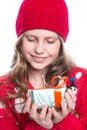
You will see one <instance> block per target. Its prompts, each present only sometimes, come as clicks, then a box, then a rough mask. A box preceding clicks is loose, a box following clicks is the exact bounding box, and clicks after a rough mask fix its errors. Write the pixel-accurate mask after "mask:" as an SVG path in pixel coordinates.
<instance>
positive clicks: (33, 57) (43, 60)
mask: <svg viewBox="0 0 87 130" xmlns="http://www.w3.org/2000/svg"><path fill="white" fill-rule="evenodd" d="M32 59H33V61H34V62H37V63H43V62H45V61H46V59H47V57H38V56H32Z"/></svg>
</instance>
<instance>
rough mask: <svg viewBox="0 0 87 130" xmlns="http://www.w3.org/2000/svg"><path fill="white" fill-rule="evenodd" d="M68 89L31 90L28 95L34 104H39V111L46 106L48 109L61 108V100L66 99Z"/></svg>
mask: <svg viewBox="0 0 87 130" xmlns="http://www.w3.org/2000/svg"><path fill="white" fill-rule="evenodd" d="M65 91H66V87H63V88H60V89H37V90H29V91H28V94H29V95H30V96H31V97H32V103H34V102H37V103H38V109H41V108H42V106H43V105H44V104H47V105H48V107H56V108H59V107H60V102H61V100H62V99H63V100H65V99H64V93H65Z"/></svg>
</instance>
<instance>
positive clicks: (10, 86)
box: [0, 0, 87, 130]
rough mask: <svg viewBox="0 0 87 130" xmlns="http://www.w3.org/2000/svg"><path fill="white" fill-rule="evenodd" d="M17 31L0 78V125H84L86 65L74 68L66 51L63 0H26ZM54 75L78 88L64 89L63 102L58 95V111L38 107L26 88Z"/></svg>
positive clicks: (67, 129) (62, 129) (74, 128)
mask: <svg viewBox="0 0 87 130" xmlns="http://www.w3.org/2000/svg"><path fill="white" fill-rule="evenodd" d="M16 32H17V36H18V40H17V42H16V45H15V51H14V57H13V61H12V65H11V71H10V72H8V74H6V75H4V76H2V77H1V78H0V129H1V130H35V129H36V130H45V129H51V130H87V105H86V104H87V70H86V69H83V68H79V67H76V65H75V64H74V63H73V62H72V61H71V60H70V58H69V57H68V56H66V54H65V51H64V42H65V41H66V38H67V35H68V32H69V24H68V9H67V6H66V3H65V2H64V0H55V2H54V0H24V1H23V2H22V4H21V6H20V9H19V12H18V16H17V20H16ZM56 75H57V76H61V77H62V76H67V77H68V79H69V80H68V82H67V84H66V86H68V87H70V86H72V85H74V86H75V87H76V88H77V93H74V91H73V90H72V89H68V90H67V91H66V92H65V94H64V97H65V100H66V103H67V105H66V103H65V100H61V109H59V110H56V109H55V108H54V107H52V108H50V107H48V104H44V105H43V106H42V108H41V110H40V111H38V104H37V102H34V103H32V98H31V97H30V96H29V95H28V90H31V89H32V90H34V89H41V88H44V82H43V79H44V81H45V84H47V85H48V86H50V84H51V79H52V77H53V76H56ZM72 78H74V79H75V81H74V83H72V80H71V79H72ZM55 84H56V83H55ZM70 88H71V87H70ZM46 90H47V89H46Z"/></svg>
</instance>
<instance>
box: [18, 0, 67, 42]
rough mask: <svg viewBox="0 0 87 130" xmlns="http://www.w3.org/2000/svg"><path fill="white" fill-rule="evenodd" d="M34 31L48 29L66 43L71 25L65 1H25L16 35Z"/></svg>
mask: <svg viewBox="0 0 87 130" xmlns="http://www.w3.org/2000/svg"><path fill="white" fill-rule="evenodd" d="M32 29H46V30H50V31H53V32H56V33H57V34H59V35H61V36H62V38H63V39H64V41H66V38H67V35H68V32H69V24H68V9H67V6H66V3H65V2H64V0H55V1H54V0H24V1H23V2H22V4H21V6H20V8H19V12H18V15H17V19H16V33H17V35H18V36H20V35H21V33H23V32H25V31H27V30H32Z"/></svg>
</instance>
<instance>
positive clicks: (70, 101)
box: [65, 92, 74, 111]
mask: <svg viewBox="0 0 87 130" xmlns="http://www.w3.org/2000/svg"><path fill="white" fill-rule="evenodd" d="M65 98H66V102H67V107H68V110H69V111H71V110H72V108H73V105H74V102H73V100H72V98H71V96H70V95H69V93H67V92H66V93H65Z"/></svg>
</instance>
